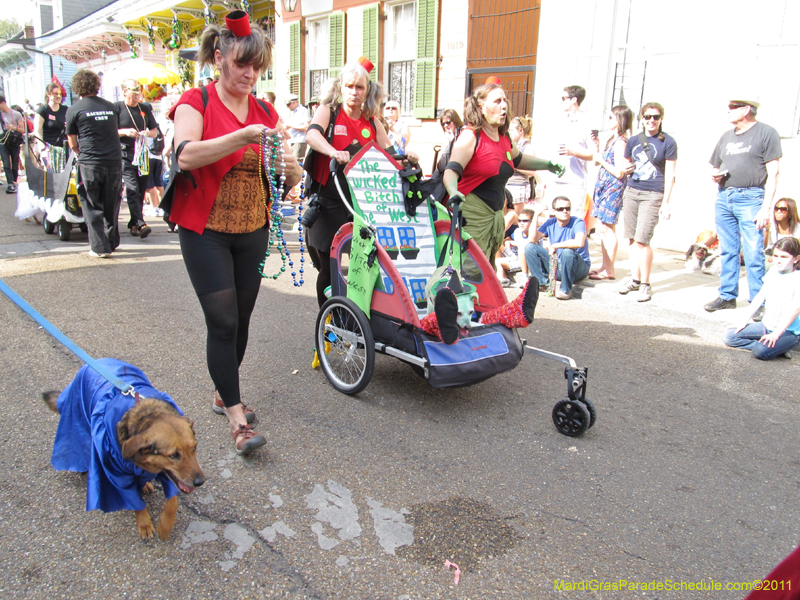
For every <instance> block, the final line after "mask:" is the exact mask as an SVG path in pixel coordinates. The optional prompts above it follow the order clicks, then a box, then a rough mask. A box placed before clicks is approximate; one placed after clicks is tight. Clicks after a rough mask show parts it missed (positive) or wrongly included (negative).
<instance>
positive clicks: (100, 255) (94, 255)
mask: <svg viewBox="0 0 800 600" xmlns="http://www.w3.org/2000/svg"><path fill="white" fill-rule="evenodd" d="M89 256H91V257H92V258H108V257H109V256H111V254H108V253H107V252H100V253H97V252H95V251H94V250H89Z"/></svg>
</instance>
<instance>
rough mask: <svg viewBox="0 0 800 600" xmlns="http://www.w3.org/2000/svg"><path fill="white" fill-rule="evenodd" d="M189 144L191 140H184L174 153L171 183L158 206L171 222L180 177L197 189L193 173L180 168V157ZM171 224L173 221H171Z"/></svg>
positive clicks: (171, 162) (170, 171) (171, 163)
mask: <svg viewBox="0 0 800 600" xmlns="http://www.w3.org/2000/svg"><path fill="white" fill-rule="evenodd" d="M188 143H189V140H183V141H182V142H181V143H180V144H178V148H177V149H175V151H174V152H173V153H172V154H173V156H172V159H171V160H170V161H169V181H168V182H167V187H166V188H164V194H163V195H162V196H161V202H160V203H159V204H158V208H160V209H161V210H163V211H164V220H167V221H169V214H170V213H171V212H172V202H173V200H174V199H175V183H176V182H177V181H178V177H179V176H180V177H185V178H186V179H187V180H189V181H190V182H191V184H192V187H194V188H196V187H197V182H196V181H195V179H194V175H192V173H191V171H183V170H181V168H180V167H179V166H178V157H179V156H180V155H181V152H183V149H184V148H185V147H186V144H188ZM169 222H170V223H171V222H172V221H169Z"/></svg>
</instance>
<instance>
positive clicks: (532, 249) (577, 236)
mask: <svg viewBox="0 0 800 600" xmlns="http://www.w3.org/2000/svg"><path fill="white" fill-rule="evenodd" d="M553 210H554V211H555V213H556V216H555V217H551V218H549V219H547V221H545V222H544V223H543V224H542V226H541V227H539V229H537V230H536V233H535V234H534V236H533V240H532V243H530V244H528V245H526V246H525V261H526V262H527V264H528V269H529V270H530V273H531V276H533V277H535V278H536V279H537V280H538V281H539V289H540V290H541V289H543V288H545V287H547V283H548V280H549V277H550V256H551V255H552V254H553V253H554V252H557V253H558V273H557V274H556V279H560V280H561V285H560V286H559V287H558V289H557V290H555V296H556V298H558V299H559V300H569V299H570V298H572V286H573V285H575V284H576V283H578V282H579V281H581V280H582V279H586V277H587V276H588V275H589V266H590V265H591V264H592V261H591V259H590V258H589V239H588V238H587V237H586V224H585V223H584V222H583V220H582V219H579V218H577V217H573V216H572V215H571V211H572V203H571V202H570V201H569V198H567V197H566V196H556V197H555V198H554V199H553ZM545 236H547V239H548V240H549V242H550V247H549V248H548V249H545V248H543V247H542V246H541V245H539V242H540V241H541V239H542V238H543V237H545Z"/></svg>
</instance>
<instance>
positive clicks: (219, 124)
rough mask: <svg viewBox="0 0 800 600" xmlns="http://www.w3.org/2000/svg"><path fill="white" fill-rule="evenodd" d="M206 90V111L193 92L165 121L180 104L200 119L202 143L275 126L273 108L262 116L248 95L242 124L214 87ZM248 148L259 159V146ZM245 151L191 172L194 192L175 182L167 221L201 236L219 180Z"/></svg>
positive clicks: (187, 183)
mask: <svg viewBox="0 0 800 600" xmlns="http://www.w3.org/2000/svg"><path fill="white" fill-rule="evenodd" d="M206 90H208V106H206V107H205V109H204V108H203V97H202V92H201V90H200V89H198V88H192V89H190V90H187V91H186V92H184V93H183V95H182V96H181V99H180V100H179V101H178V102H177V103H176V104H175V106H173V107H172V108H171V109H170V111H169V114H168V117H169V118H170V119H172V120H175V110H176V109H177V107H178V106H180V105H181V104H188V105H189V106H191V107H192V108H194V109H195V110H196V111H197V112H199V113H200V114H202V115H203V138H202V139H204V140H211V139H214V138H218V137H221V136H223V135H226V134H228V133H232V132H234V131H238V130H240V129H242V128H244V127H247V126H248V125H254V124H260V125H266V126H267V127H269V128H270V129H273V128H274V127H275V124H276V123H277V122H278V116H277V115H278V113H277V111H276V110H275V108H274V107H273V106H271V105H269V104H268V105H267V106H268V107H269V108H270V112H269V113H267V112H265V111H264V109H262V108H261V106H259V104H258V102H257V101H256V99H255V97H254V96H253V95H252V94H249V95H248V111H247V120H246V121H244V122H242V121H240V120H239V119H237V118H236V117H235V116H234V114H233V113H232V112H231V111H230V110H228V108H227V107H226V106H225V105H224V104H223V103H222V101H221V100H220V99H219V96H218V95H217V89H216V83H212V84H210V85H207V86H206ZM249 147H250V148H252V149H253V152H255V153H256V155H258V153H259V145H258V144H250V146H249ZM247 148H248V146H244V147H242V148H240V149H239V150H237V151H236V152H233V153H231V154H229V155H228V156H226V157H224V158H221V159H219V160H218V161H217V162H215V163H212V164H210V165H206V166H205V167H200V168H199V169H192V171H191V173H192V175H193V176H194V179H195V181H196V182H197V188H193V187H192V184H191V182H190V181H188V180H187V178H185V177H181V178H179V179H178V181H176V182H175V198H174V200H173V204H172V212H171V213H170V216H169V219H170V221H172V222H173V223H177V224H178V225H179V226H180V227H185V228H186V229H189V230H190V231H194V232H196V233H200V234H202V233H203V230H204V229H205V227H206V223H208V216H209V215H210V214H211V207H212V206H214V200H215V199H216V197H217V191H218V190H219V185H220V183H221V182H222V178H223V177H224V176H225V175H226V174H227V173H228V171H230V170H231V168H232V167H233V166H234V165H235V164H237V163H239V162H241V160H242V156H243V155H244V152H245V150H247ZM268 216H269V215H268Z"/></svg>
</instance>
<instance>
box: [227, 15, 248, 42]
mask: <svg viewBox="0 0 800 600" xmlns="http://www.w3.org/2000/svg"><path fill="white" fill-rule="evenodd" d="M225 25H227V26H228V29H230V30H231V31H232V32H233V35H235V36H236V37H247V36H248V35H250V31H251V30H250V16H249V15H248V14H247V13H246V12H244V11H243V10H234V11H232V12H229V13H228V14H227V15H226V16H225Z"/></svg>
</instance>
